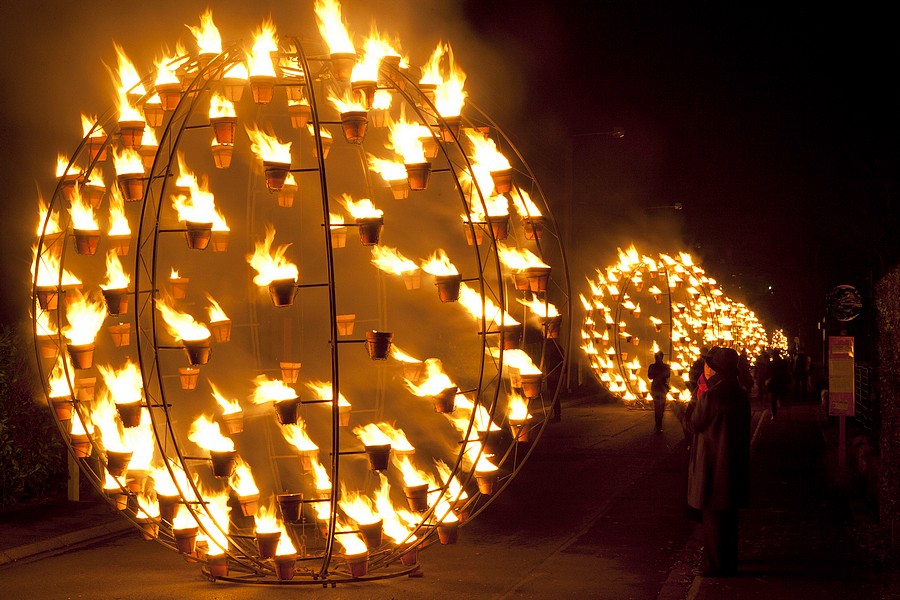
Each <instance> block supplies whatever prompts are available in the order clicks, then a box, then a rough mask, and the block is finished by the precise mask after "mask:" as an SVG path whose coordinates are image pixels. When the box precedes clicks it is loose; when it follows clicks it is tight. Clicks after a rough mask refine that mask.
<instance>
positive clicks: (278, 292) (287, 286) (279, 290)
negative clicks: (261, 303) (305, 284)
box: [269, 279, 297, 306]
mask: <svg viewBox="0 0 900 600" xmlns="http://www.w3.org/2000/svg"><path fill="white" fill-rule="evenodd" d="M296 293H297V282H296V281H294V280H293V279H276V280H275V281H273V282H271V283H270V284H269V294H270V295H271V296H272V303H273V304H275V306H290V305H291V304H293V303H294V295H295V294H296Z"/></svg>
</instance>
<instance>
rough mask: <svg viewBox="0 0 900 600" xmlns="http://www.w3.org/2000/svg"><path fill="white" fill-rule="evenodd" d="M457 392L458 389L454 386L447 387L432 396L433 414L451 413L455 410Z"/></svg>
mask: <svg viewBox="0 0 900 600" xmlns="http://www.w3.org/2000/svg"><path fill="white" fill-rule="evenodd" d="M458 390H459V388H458V387H456V386H453V387H448V388H447V389H445V390H441V391H440V392H438V393H437V394H435V395H434V396H432V397H431V400H432V402H433V403H434V412H436V413H452V412H453V409H454V408H455V399H456V392H457V391H458Z"/></svg>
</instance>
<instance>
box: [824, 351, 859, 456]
mask: <svg viewBox="0 0 900 600" xmlns="http://www.w3.org/2000/svg"><path fill="white" fill-rule="evenodd" d="M854 366H855V365H854V354H853V337H852V336H846V335H832V336H829V337H828V415H829V416H831V417H837V418H838V466H839V467H840V469H841V470H842V471H843V469H844V467H845V466H846V463H847V417H852V416H854V415H855V408H856V407H855V405H854V402H853V400H854V388H853V383H854Z"/></svg>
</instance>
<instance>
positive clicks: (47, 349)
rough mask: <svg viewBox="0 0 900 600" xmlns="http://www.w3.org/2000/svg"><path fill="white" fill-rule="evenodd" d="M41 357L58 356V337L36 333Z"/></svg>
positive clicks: (51, 357) (50, 357)
mask: <svg viewBox="0 0 900 600" xmlns="http://www.w3.org/2000/svg"><path fill="white" fill-rule="evenodd" d="M38 344H39V346H40V348H41V358H49V359H52V360H56V358H57V357H58V356H59V338H58V337H57V336H51V335H38Z"/></svg>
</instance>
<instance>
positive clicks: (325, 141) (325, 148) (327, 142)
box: [312, 135, 334, 160]
mask: <svg viewBox="0 0 900 600" xmlns="http://www.w3.org/2000/svg"><path fill="white" fill-rule="evenodd" d="M321 139H322V160H324V159H326V158H328V152H329V151H330V150H331V146H332V144H334V138H330V137H325V136H324V135H323V136H321ZM312 153H313V156H315V157H316V158H318V157H319V151H318V149H317V148H316V144H315V143H313V145H312Z"/></svg>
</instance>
